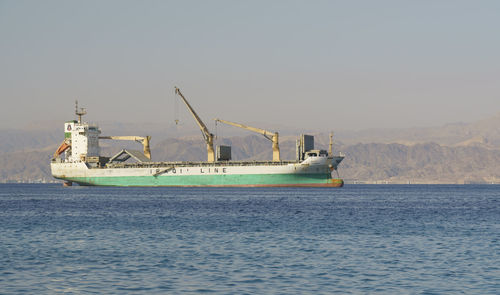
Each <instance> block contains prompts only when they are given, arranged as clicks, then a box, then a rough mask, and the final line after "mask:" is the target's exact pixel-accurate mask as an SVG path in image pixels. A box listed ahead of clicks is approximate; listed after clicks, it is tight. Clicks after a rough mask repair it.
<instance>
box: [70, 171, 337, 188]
mask: <svg viewBox="0 0 500 295" xmlns="http://www.w3.org/2000/svg"><path fill="white" fill-rule="evenodd" d="M64 180H66V181H72V182H76V183H78V184H80V185H96V186H201V187H205V186H218V187H224V186H238V187H266V186H276V187H292V186H297V187H341V186H343V184H344V182H343V181H342V179H332V178H331V177H330V175H329V174H318V173H315V174H302V173H300V174H236V175H231V174H224V175H185V176H177V175H168V176H157V177H155V176H110V177H71V178H69V177H68V178H64Z"/></svg>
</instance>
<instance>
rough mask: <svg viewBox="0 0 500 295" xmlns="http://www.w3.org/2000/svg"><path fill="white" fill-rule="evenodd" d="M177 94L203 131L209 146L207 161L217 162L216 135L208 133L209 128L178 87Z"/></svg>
mask: <svg viewBox="0 0 500 295" xmlns="http://www.w3.org/2000/svg"><path fill="white" fill-rule="evenodd" d="M175 94H178V95H179V96H180V97H181V99H182V101H183V102H184V104H186V106H187V108H188V110H189V112H190V113H191V115H193V117H194V119H195V121H196V123H197V124H198V126H199V127H200V129H201V133H202V134H203V139H205V143H206V144H207V160H208V162H215V154H214V135H213V134H212V133H210V131H208V128H207V126H206V125H205V124H204V123H203V121H202V120H201V119H200V117H199V116H198V114H196V112H195V111H194V109H193V108H192V107H191V105H190V104H189V102H188V101H187V99H186V98H185V97H184V95H182V93H181V90H180V89H179V88H177V87H175Z"/></svg>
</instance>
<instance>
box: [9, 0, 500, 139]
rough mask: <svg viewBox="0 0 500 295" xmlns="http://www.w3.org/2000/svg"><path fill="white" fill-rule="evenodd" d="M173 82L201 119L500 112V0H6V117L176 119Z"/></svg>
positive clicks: (443, 118) (324, 125) (301, 122)
mask: <svg viewBox="0 0 500 295" xmlns="http://www.w3.org/2000/svg"><path fill="white" fill-rule="evenodd" d="M174 86H178V87H179V88H180V89H181V91H182V92H183V93H184V94H185V96H186V97H187V98H188V100H189V101H190V102H191V104H192V105H193V107H194V108H195V109H196V111H197V112H198V114H199V115H200V117H202V118H203V119H205V120H206V121H211V119H212V118H215V117H220V118H222V119H226V120H232V121H236V122H241V123H249V122H265V123H270V124H281V125H286V126H294V127H305V128H319V129H327V130H329V129H333V130H335V129H364V128H372V127H391V128H392V127H413V126H433V125H441V124H444V123H448V122H457V121H465V122H469V121H474V120H477V119H482V118H486V117H488V116H491V115H494V114H496V113H498V112H500V1H495V0H492V1H486V0H476V1H472V0H469V1H460V0H449V1H445V0H428V1H425V0H422V1H417V0H415V1H404V0H394V1H385V0H379V1H371V0H366V1H356V0H354V1H333V0H332V1H289V0H286V1H215V0H214V1H201V0H200V1H66V0H61V1H47V0H46V1H22V0H21V1H18V0H16V1H6V0H0V99H1V103H2V105H1V107H0V128H15V127H16V126H18V125H19V124H20V122H21V125H23V123H22V122H37V121H45V120H60V121H61V122H62V121H65V120H67V119H73V117H74V115H73V112H74V100H75V99H78V100H79V101H80V105H81V106H85V107H86V108H87V110H88V112H89V115H88V116H87V119H88V120H91V121H94V122H99V121H103V120H108V121H109V120H116V121H122V122H136V121H137V122H158V123H159V124H172V122H173V120H174V113H175V111H174V106H175V104H174ZM178 107H179V113H180V114H181V115H182V116H187V115H186V110H185V108H184V106H183V105H182V104H179V105H178ZM207 125H208V124H207ZM259 127H265V126H259Z"/></svg>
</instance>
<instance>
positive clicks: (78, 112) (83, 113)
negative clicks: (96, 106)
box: [75, 100, 87, 124]
mask: <svg viewBox="0 0 500 295" xmlns="http://www.w3.org/2000/svg"><path fill="white" fill-rule="evenodd" d="M86 114H87V111H86V110H85V109H84V108H80V110H78V100H75V115H77V116H78V123H79V124H81V123H82V116H83V115H86Z"/></svg>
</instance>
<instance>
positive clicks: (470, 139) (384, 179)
mask: <svg viewBox="0 0 500 295" xmlns="http://www.w3.org/2000/svg"><path fill="white" fill-rule="evenodd" d="M256 124H258V123H256ZM254 125H255V124H254ZM50 126H51V127H43V124H37V125H36V126H31V127H30V128H23V129H17V130H12V129H11V130H0V182H50V181H53V180H54V179H53V178H52V176H51V175H50V168H49V162H50V159H51V157H52V154H53V152H54V151H55V149H56V148H57V146H58V145H59V144H60V142H61V141H62V139H63V130H62V128H55V127H54V126H52V125H50ZM61 126H62V123H61ZM100 127H101V129H102V130H103V135H139V136H141V135H145V134H146V133H147V134H148V135H152V137H153V140H152V154H153V160H155V161H182V160H189V161H202V160H206V148H205V144H204V142H203V140H202V138H201V134H200V133H199V131H197V130H196V129H189V128H186V127H185V126H170V127H168V128H163V127H162V126H158V125H156V124H151V123H144V124H130V123H129V124H126V123H115V122H105V123H103V124H101V125H100ZM124 130H125V131H124ZM143 130H147V132H143ZM141 131H142V132H141ZM301 132H303V130H293V128H288V129H286V130H285V131H280V149H281V154H282V158H283V159H285V160H293V159H295V140H296V139H297V137H298V135H299V134H300V133H301ZM218 133H221V132H218ZM180 134H182V135H180ZM308 134H311V135H315V144H316V148H321V149H328V142H329V132H327V131H323V132H319V133H314V132H308ZM223 135H224V136H221V134H218V139H217V144H220V145H230V146H232V157H233V159H234V160H269V159H271V158H272V151H271V142H270V141H268V140H267V139H265V138H264V137H262V136H260V135H255V134H253V133H249V132H247V131H245V130H239V129H237V128H233V129H227V130H226V129H224V134H223ZM101 147H102V154H104V155H108V156H110V155H113V154H115V153H117V152H118V151H120V150H121V149H122V148H129V149H141V147H140V145H139V144H136V143H133V142H131V143H129V142H110V141H101ZM339 152H342V153H343V154H345V159H344V161H343V162H342V163H341V165H340V166H339V170H338V172H339V174H340V176H341V177H343V178H344V179H345V180H346V182H347V183H352V182H360V183H500V113H499V114H497V115H496V116H493V117H490V118H487V119H484V120H480V121H477V122H471V123H453V124H447V125H444V126H438V127H425V128H402V129H370V130H360V131H345V130H338V131H335V141H334V153H339Z"/></svg>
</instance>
